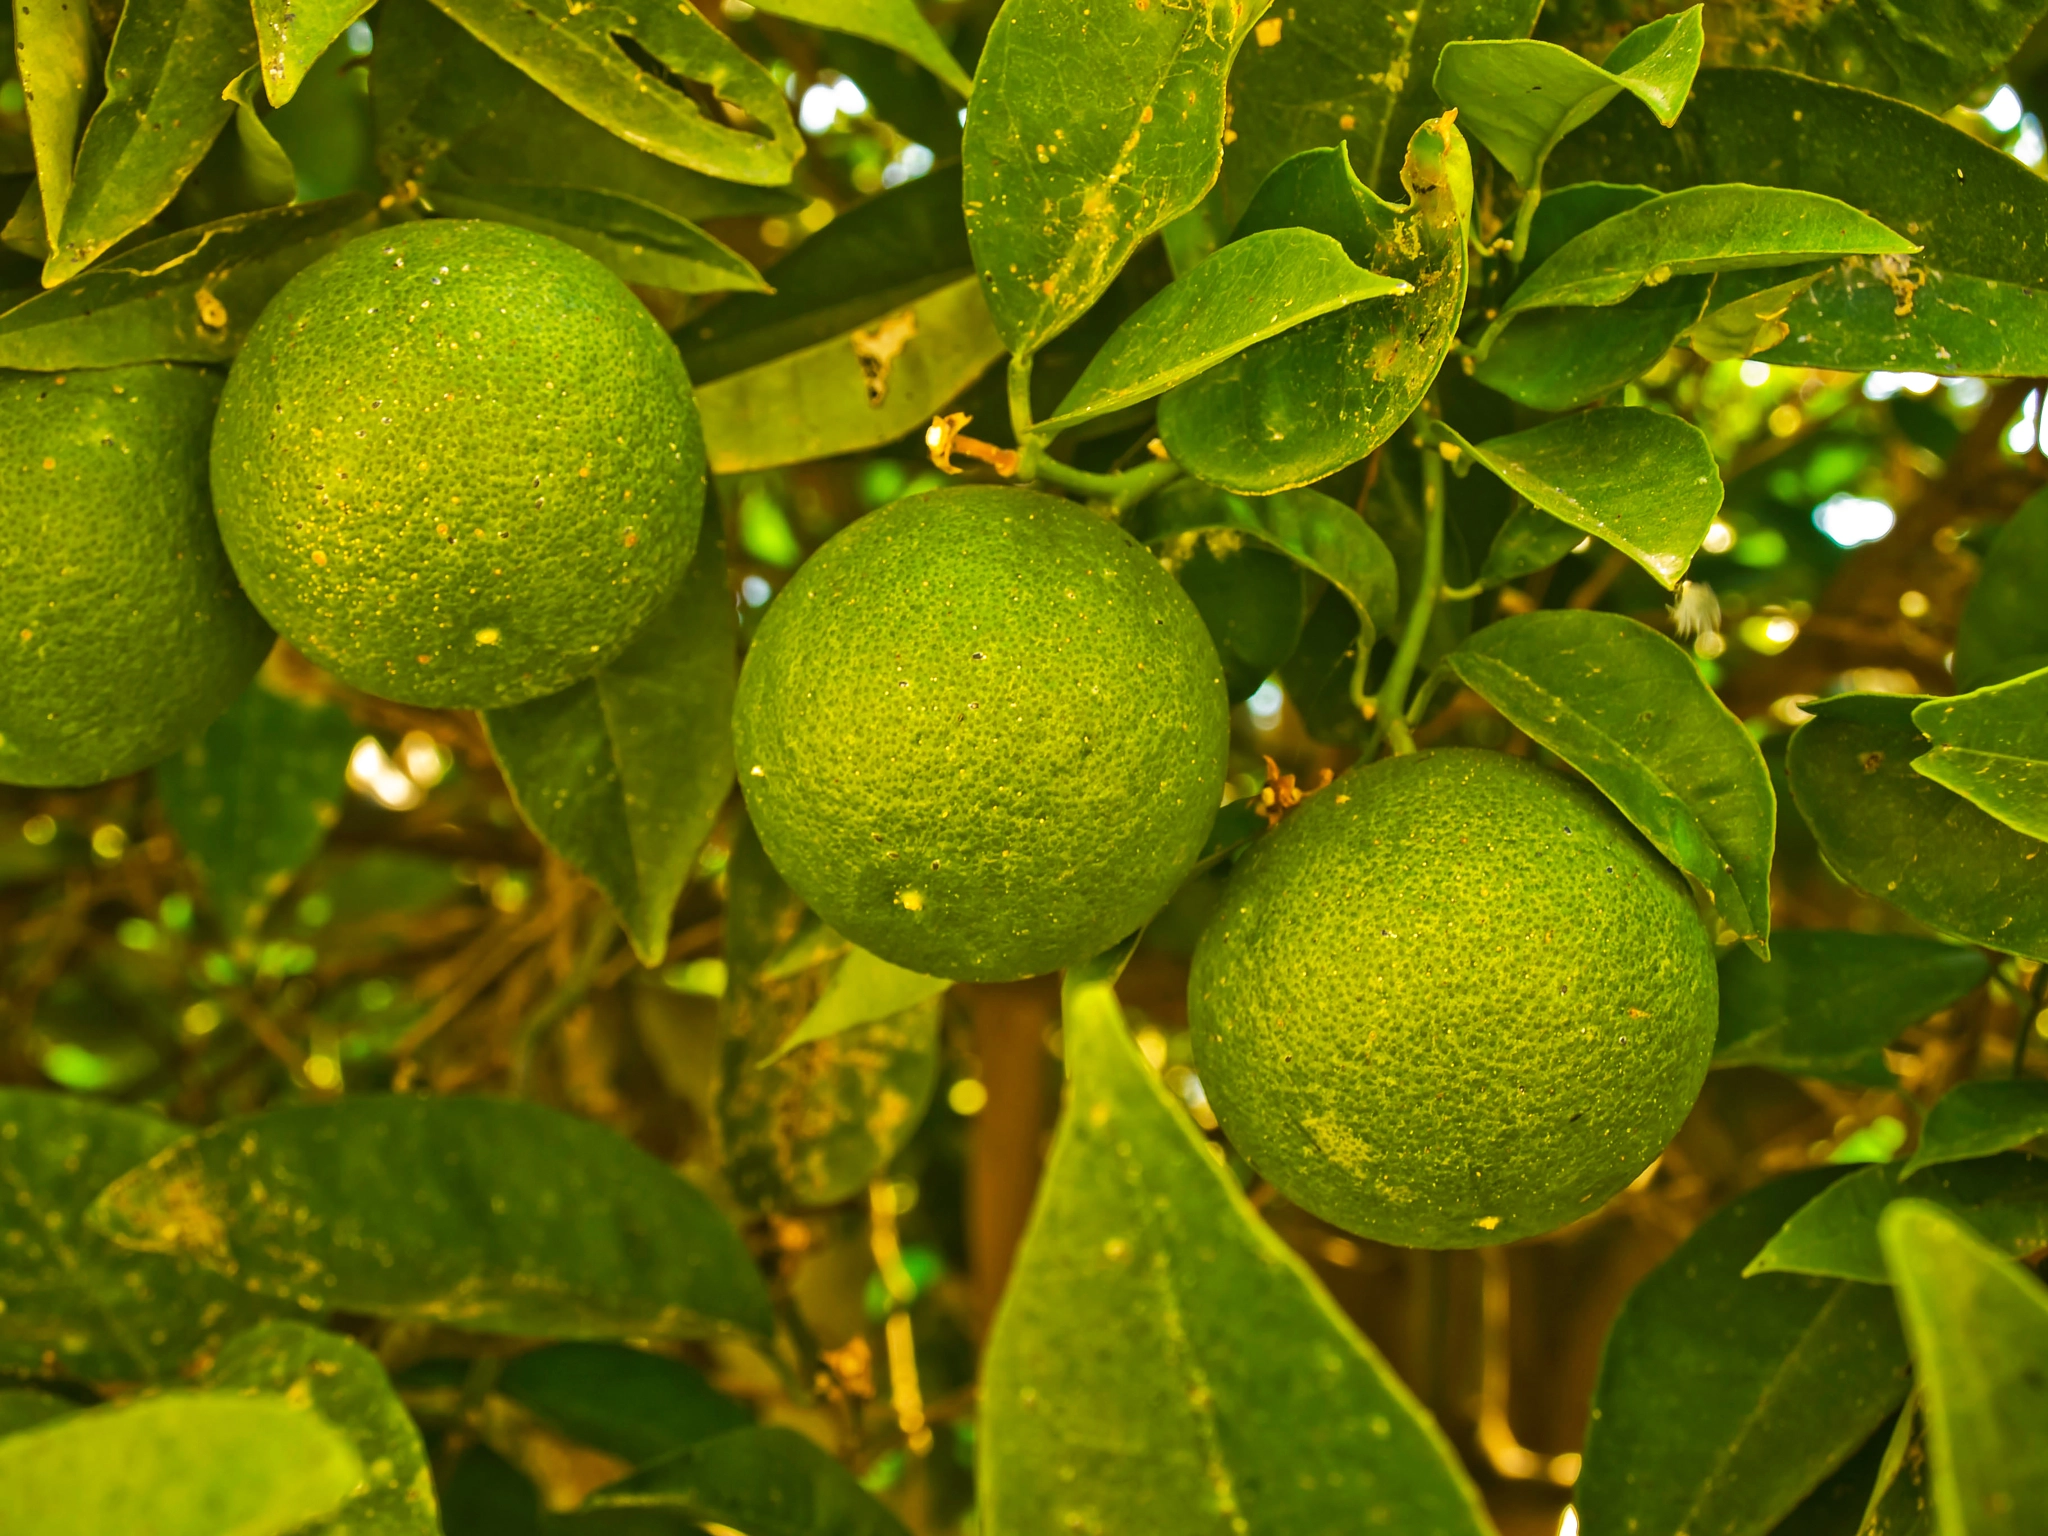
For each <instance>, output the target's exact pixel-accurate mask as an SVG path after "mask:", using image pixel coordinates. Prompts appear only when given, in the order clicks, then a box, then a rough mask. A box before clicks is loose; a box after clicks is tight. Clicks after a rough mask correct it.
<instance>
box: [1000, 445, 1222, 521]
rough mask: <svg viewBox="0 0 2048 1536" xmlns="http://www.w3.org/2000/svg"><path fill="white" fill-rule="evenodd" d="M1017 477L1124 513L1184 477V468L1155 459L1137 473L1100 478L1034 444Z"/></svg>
mask: <svg viewBox="0 0 2048 1536" xmlns="http://www.w3.org/2000/svg"><path fill="white" fill-rule="evenodd" d="M1017 473H1018V476H1019V477H1020V478H1022V479H1025V480H1043V481H1045V482H1046V483H1047V484H1048V485H1056V486H1058V487H1060V489H1062V490H1067V491H1074V492H1077V493H1079V494H1080V495H1083V496H1087V497H1091V498H1093V499H1094V500H1096V501H1105V502H1108V503H1109V504H1110V506H1112V507H1114V508H1115V509H1116V510H1117V511H1119V512H1121V511H1122V510H1123V509H1124V508H1126V507H1130V506H1135V505H1136V504H1137V503H1139V502H1141V501H1143V500H1144V499H1145V498H1146V497H1147V496H1150V495H1151V494H1152V493H1153V492H1154V491H1156V490H1158V489H1159V488H1160V487H1161V486H1162V485H1165V484H1166V483H1167V482H1168V481H1171V480H1177V479H1179V478H1180V476H1181V467H1180V466H1179V465H1178V464H1176V463H1174V462H1173V460H1171V459H1154V460H1153V461H1152V462H1151V463H1149V464H1140V465H1139V466H1138V467H1137V468H1136V469H1125V470H1119V471H1116V472H1114V473H1111V474H1107V475H1098V474H1094V473H1091V472H1090V471H1088V470H1085V469H1076V468H1074V467H1073V466H1072V465H1071V464H1062V463H1061V462H1060V461H1059V460H1058V459H1055V458H1054V457H1052V455H1051V454H1049V453H1047V452H1046V451H1045V450H1044V449H1043V448H1041V447H1039V446H1037V445H1036V444H1034V445H1033V446H1032V447H1031V449H1030V450H1029V451H1028V452H1026V453H1025V454H1024V456H1023V460H1022V462H1021V463H1020V464H1019V465H1018V467H1017Z"/></svg>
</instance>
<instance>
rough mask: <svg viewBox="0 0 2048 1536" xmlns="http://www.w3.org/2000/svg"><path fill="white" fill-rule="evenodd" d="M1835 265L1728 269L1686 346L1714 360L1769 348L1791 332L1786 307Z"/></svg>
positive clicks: (1710, 292) (1709, 295) (1716, 282)
mask: <svg viewBox="0 0 2048 1536" xmlns="http://www.w3.org/2000/svg"><path fill="white" fill-rule="evenodd" d="M1851 259H1852V260H1854V259H1855V258H1853V257H1852V258H1851ZM1830 270H1831V269H1830V268H1827V267H1808V268H1804V269H1802V268H1799V267H1777V268H1766V269H1763V270H1761V271H1756V270H1752V271H1748V272H1723V273H1722V274H1721V275H1720V276H1718V277H1716V278H1715V279H1714V282H1713V286H1712V287H1711V288H1710V289H1709V290H1708V293H1707V307H1706V309H1705V311H1704V312H1703V313H1702V314H1701V315H1700V317H1699V319H1697V320H1695V321H1694V322H1693V323H1692V326H1691V327H1690V328H1689V329H1688V330H1687V331H1686V333H1685V341H1686V345H1687V346H1689V347H1691V348H1692V349H1693V351H1695V352H1697V353H1698V354H1699V355H1700V356H1701V357H1704V358H1706V359H1707V360H1708V361H1709V362H1714V363H1724V362H1735V361H1737V360H1739V359H1741V358H1745V357H1754V356H1755V355H1756V354H1757V353H1759V352H1768V351H1769V350H1771V348H1773V347H1775V346H1777V345H1778V343H1780V342H1781V341H1783V340H1784V339H1785V338H1786V336H1788V335H1790V334H1791V330H1792V327H1791V324H1790V323H1789V322H1788V321H1787V320H1786V319H1785V315H1786V312H1787V311H1789V310H1790V309H1791V307H1792V305H1793V304H1794V303H1795V302H1796V301H1797V300H1799V299H1800V298H1801V297H1803V296H1804V295H1805V294H1807V293H1808V292H1810V291H1811V290H1812V288H1813V287H1814V285H1815V284H1816V283H1818V282H1819V281H1820V280H1821V279H1822V278H1823V277H1825V276H1827V275H1828V273H1829V271H1830ZM1787 273H1789V274H1791V275H1790V276H1787V275H1786V274H1787ZM1778 279H1782V281H1780V280H1778Z"/></svg>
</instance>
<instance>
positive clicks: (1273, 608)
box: [1166, 531, 1307, 704]
mask: <svg viewBox="0 0 2048 1536" xmlns="http://www.w3.org/2000/svg"><path fill="white" fill-rule="evenodd" d="M1175 548H1176V550H1178V548H1179V545H1178V542H1177V541H1176V545H1175ZM1166 564H1167V565H1168V568H1169V569H1170V570H1172V572H1173V576H1174V579H1175V580H1176V581H1178V582H1179V583H1180V589H1181V591H1183V592H1185V593H1187V595H1188V601H1189V602H1191V603H1193V604H1194V605H1195V611H1196V612H1197V613H1199V614H1200V615H1201V616H1202V623H1203V624H1204V625H1206V626H1207V627H1208V630H1209V638H1210V639H1211V640H1212V641H1214V642H1215V645H1216V657H1217V659H1218V660H1219V661H1221V662H1222V663H1223V682H1224V687H1225V689H1226V690H1227V691H1228V693H1229V695H1230V702H1231V703H1233V704H1238V703H1242V702H1243V701H1244V700H1246V699H1248V698H1250V697H1251V696H1252V695H1253V694H1254V693H1256V692H1258V690H1259V687H1260V685H1261V684H1263V683H1264V682H1265V681H1266V679H1267V678H1269V677H1271V676H1272V675H1273V674H1274V673H1275V672H1277V671H1278V670H1279V669H1280V665H1281V663H1283V662H1284V661H1286V660H1287V658H1288V657H1290V656H1292V655H1293V654H1294V647H1295V645H1296V644H1297V643H1298V642H1299V641H1300V639H1301V626H1302V621H1303V620H1304V619H1305V618H1306V617H1307V613H1306V610H1305V606H1304V594H1303V590H1302V587H1303V583H1302V575H1301V568H1300V567H1299V566H1298V565H1296V564H1295V563H1294V562H1293V561H1292V560H1290V559H1288V558H1287V557H1286V556H1285V555H1282V554H1277V553H1275V552H1274V551H1273V550H1271V549H1268V548H1266V547H1265V546H1264V545H1261V544H1257V543H1247V542H1245V540H1244V537H1243V535H1241V534H1238V533H1234V532H1228V531H1224V532H1218V533H1214V534H1210V535H1207V536H1205V537H1202V538H1198V539H1196V540H1195V541H1194V543H1193V544H1192V545H1191V546H1190V547H1189V549H1188V550H1187V553H1186V554H1185V556H1182V557H1180V558H1179V559H1178V563H1175V561H1174V560H1173V559H1169V560H1168V561H1167V562H1166Z"/></svg>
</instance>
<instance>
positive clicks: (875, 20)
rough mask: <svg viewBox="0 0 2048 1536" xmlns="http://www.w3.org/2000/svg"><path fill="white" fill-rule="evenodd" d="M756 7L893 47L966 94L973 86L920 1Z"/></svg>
mask: <svg viewBox="0 0 2048 1536" xmlns="http://www.w3.org/2000/svg"><path fill="white" fill-rule="evenodd" d="M754 9H756V10H759V11H766V12H767V13H768V14H769V15H770V16H782V17H786V18H787V19H789V20H790V21H800V22H803V23H804V24H805V25H807V26H813V27H825V28H828V29H830V30H832V31H835V32H851V33H852V34H853V35H854V36H855V37H865V38H867V39H869V40H870V41H872V42H877V43H881V44H883V45H884V46H885V47H889V48H894V49H895V50H896V51H897V52H898V53H900V54H903V55H904V56H905V57H906V58H912V59H915V60H917V62H918V63H920V64H922V65H923V66H924V67H925V68H926V69H928V70H930V71H931V72H932V73H933V74H935V75H937V76H938V77H939V78H940V79H941V80H943V81H945V82H946V84H948V85H950V86H951V87H953V89H954V90H956V91H958V92H959V93H960V94H961V95H962V96H965V95H967V94H968V93H969V92H970V91H971V90H972V89H973V88H974V83H973V81H971V80H969V79H968V78H967V71H966V70H964V69H962V68H961V67H960V61H959V60H958V59H956V58H954V57H953V55H952V54H951V53H949V52H948V51H947V50H946V45H945V44H944V43H942V42H941V41H939V34H938V33H936V32H934V31H933V30H932V28H931V23H930V22H928V21H926V20H925V19H924V16H923V15H922V14H921V13H920V12H919V11H918V8H917V6H916V4H915V0H762V3H760V4H758V5H756V6H755V7H754Z"/></svg>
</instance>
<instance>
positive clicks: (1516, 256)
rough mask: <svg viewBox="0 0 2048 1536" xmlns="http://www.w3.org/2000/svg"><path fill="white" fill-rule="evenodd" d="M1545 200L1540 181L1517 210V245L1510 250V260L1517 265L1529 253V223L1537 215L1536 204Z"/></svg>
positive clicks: (1520, 263) (1518, 265)
mask: <svg viewBox="0 0 2048 1536" xmlns="http://www.w3.org/2000/svg"><path fill="white" fill-rule="evenodd" d="M1542 201H1543V183H1541V182H1540V181H1539V182H1538V183H1537V184H1536V185H1535V186H1533V187H1531V188H1530V189H1529V191H1528V195H1527V196H1525V197H1524V198H1523V199H1522V206H1521V207H1520V208H1519V209H1517V210H1516V212H1515V245H1514V249H1513V250H1511V251H1509V252H1508V260H1509V261H1510V262H1512V263H1513V264H1514V265H1515V266H1516V267H1518V268H1519V267H1520V266H1521V265H1522V258H1523V257H1524V256H1527V255H1528V254H1529V225H1530V223H1531V222H1532V221H1533V220H1534V219H1535V217H1536V205H1537V204H1538V203H1540V202H1542Z"/></svg>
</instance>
